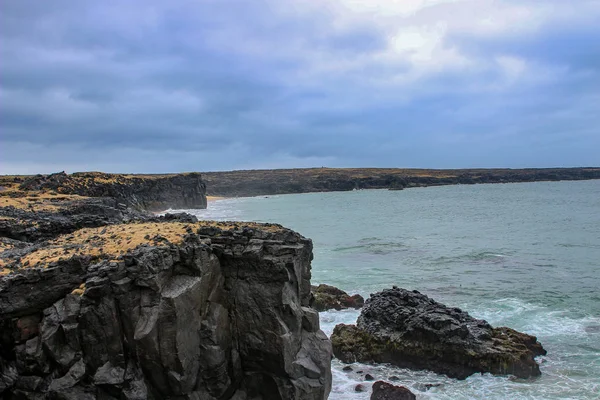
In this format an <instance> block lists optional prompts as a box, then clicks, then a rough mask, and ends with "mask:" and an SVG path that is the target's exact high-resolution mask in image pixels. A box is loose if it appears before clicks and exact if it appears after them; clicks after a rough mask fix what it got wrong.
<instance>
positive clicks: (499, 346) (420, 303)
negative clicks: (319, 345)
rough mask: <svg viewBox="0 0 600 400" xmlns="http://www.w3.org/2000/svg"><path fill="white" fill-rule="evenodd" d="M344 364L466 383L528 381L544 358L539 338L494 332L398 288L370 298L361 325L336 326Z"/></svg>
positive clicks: (338, 349)
mask: <svg viewBox="0 0 600 400" xmlns="http://www.w3.org/2000/svg"><path fill="white" fill-rule="evenodd" d="M331 341H332V344H333V352H334V355H335V356H336V357H337V358H339V359H340V360H341V361H342V362H347V363H351V362H367V363H391V364H394V365H397V366H400V367H406V368H413V369H428V370H431V371H434V372H437V373H442V374H446V375H448V376H450V377H453V378H458V379H465V378H466V377H468V376H469V375H471V374H474V373H477V372H482V373H483V372H490V373H492V374H497V375H508V374H510V375H515V376H517V377H520V378H529V377H533V376H538V375H540V369H539V366H538V364H537V363H536V361H535V359H534V358H535V357H536V356H538V355H543V354H546V351H545V350H544V349H543V348H542V346H541V344H540V343H539V342H538V341H537V339H536V337H535V336H530V335H527V334H524V333H520V332H517V331H515V330H513V329H510V328H505V327H502V328H493V327H492V326H490V324H488V323H487V322H486V321H484V320H478V319H475V318H473V317H471V316H470V315H469V314H467V313H466V312H464V311H462V310H460V309H458V308H450V307H447V306H445V305H443V304H440V303H438V302H436V301H434V300H432V299H430V298H429V297H427V296H425V295H423V294H421V293H419V292H418V291H408V290H405V289H399V288H396V287H394V288H393V289H387V290H384V291H382V292H379V293H376V294H374V295H372V296H371V297H370V298H369V299H367V301H366V303H365V306H364V307H363V309H362V312H361V315H360V317H359V318H358V321H357V325H356V326H354V325H344V324H340V325H337V326H336V327H335V329H334V331H333V334H332V336H331Z"/></svg>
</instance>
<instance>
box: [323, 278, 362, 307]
mask: <svg viewBox="0 0 600 400" xmlns="http://www.w3.org/2000/svg"><path fill="white" fill-rule="evenodd" d="M311 290H312V293H313V295H314V303H313V307H314V308H315V309H316V310H317V311H327V310H332V309H333V310H344V309H347V308H354V309H359V308H361V307H362V306H363V304H364V303H365V300H364V299H363V297H362V296H361V295H359V294H355V295H353V296H350V295H348V293H346V292H344V291H343V290H341V289H338V288H336V287H334V286H330V285H325V284H321V285H319V286H311Z"/></svg>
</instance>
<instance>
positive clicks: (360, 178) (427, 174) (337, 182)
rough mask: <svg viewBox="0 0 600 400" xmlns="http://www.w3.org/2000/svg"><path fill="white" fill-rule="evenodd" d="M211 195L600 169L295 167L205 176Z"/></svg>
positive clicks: (511, 178) (592, 174) (583, 175)
mask: <svg viewBox="0 0 600 400" xmlns="http://www.w3.org/2000/svg"><path fill="white" fill-rule="evenodd" d="M202 178H203V180H204V181H205V182H206V184H207V187H208V188H209V194H210V195H213V196H229V197H235V196H260V195H270V194H283V193H307V192H331V191H348V190H355V189H392V190H401V189H404V188H411V187H421V186H439V185H456V184H462V185H470V184H477V183H506V182H536V181H559V180H583V179H600V168H528V169H506V168H504V169H501V168H496V169H454V170H452V169H444V170H439V169H438V170H435V169H404V168H296V169H274V170H249V171H226V172H205V173H202Z"/></svg>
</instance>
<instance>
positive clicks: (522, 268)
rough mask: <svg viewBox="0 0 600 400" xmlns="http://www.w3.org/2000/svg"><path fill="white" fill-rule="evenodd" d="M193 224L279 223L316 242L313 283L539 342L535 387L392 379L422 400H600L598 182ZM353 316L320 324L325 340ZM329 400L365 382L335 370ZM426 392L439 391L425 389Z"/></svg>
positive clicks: (465, 188)
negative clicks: (402, 294)
mask: <svg viewBox="0 0 600 400" xmlns="http://www.w3.org/2000/svg"><path fill="white" fill-rule="evenodd" d="M194 213H195V214H196V215H198V216H199V217H200V218H210V219H219V220H253V221H264V222H277V223H280V224H282V225H285V226H287V227H289V228H292V229H294V230H296V231H298V232H300V233H302V234H303V235H304V236H306V237H310V238H312V239H313V242H314V253H315V259H314V261H313V283H329V284H332V285H335V286H338V287H340V288H342V289H344V290H346V291H348V292H351V293H360V294H362V295H364V296H365V297H366V296H368V295H369V293H373V292H375V291H378V290H381V289H382V288H386V287H390V286H392V285H397V286H400V287H404V288H408V289H417V290H419V291H421V292H423V293H425V294H427V295H429V296H431V297H433V298H434V299H436V300H438V301H441V302H443V303H445V304H448V305H452V306H458V307H461V308H463V309H464V310H466V311H468V312H469V313H471V314H472V315H473V316H475V317H478V318H485V319H486V320H488V321H489V322H490V323H492V324H493V325H505V326H510V327H512V328H515V329H517V330H520V331H524V332H527V333H530V334H534V335H536V336H538V339H539V340H540V342H541V343H542V344H543V345H544V347H545V348H546V349H547V350H548V355H547V356H545V357H541V358H540V359H539V361H540V363H541V364H540V365H541V370H542V376H541V378H538V379H535V380H513V379H510V378H507V377H492V376H489V375H476V376H472V377H470V378H469V379H467V380H465V381H456V380H452V379H449V378H446V377H444V376H440V375H437V374H433V373H429V372H415V371H409V370H404V369H397V368H392V367H388V366H378V367H373V366H364V365H359V366H356V368H354V369H355V371H356V370H363V371H364V372H370V373H371V374H372V375H374V376H375V377H376V378H377V379H385V378H386V377H388V376H390V375H396V376H398V377H399V378H400V379H401V380H400V382H399V383H402V384H404V385H406V386H408V387H410V388H411V389H412V390H413V392H415V393H416V394H417V395H418V398H420V399H598V398H600V181H585V182H537V183H520V184H497V185H460V186H444V187H430V188H414V189H409V190H404V191H387V190H364V191H353V192H334V193H308V194H297V195H281V196H268V197H254V198H240V199H226V200H221V201H217V202H213V203H211V204H210V205H209V209H208V210H199V211H194ZM357 316H358V312H357V311H354V310H352V311H344V312H335V311H334V312H325V313H322V314H321V324H322V328H323V330H324V331H325V332H326V333H328V334H329V333H331V331H332V330H333V327H334V326H335V325H336V324H337V323H340V322H345V323H353V322H354V321H355V320H356V317H357ZM333 367H334V388H333V391H332V394H331V396H330V399H368V398H369V394H370V390H367V392H365V393H356V392H355V391H354V387H355V386H356V384H358V383H362V384H364V385H365V386H367V387H368V386H369V383H368V382H363V379H362V375H360V374H357V373H355V372H351V373H346V372H343V371H342V370H341V368H342V365H341V364H340V363H338V362H337V361H334V363H333ZM425 384H439V385H438V386H435V387H432V388H430V389H428V390H427V389H426V387H425Z"/></svg>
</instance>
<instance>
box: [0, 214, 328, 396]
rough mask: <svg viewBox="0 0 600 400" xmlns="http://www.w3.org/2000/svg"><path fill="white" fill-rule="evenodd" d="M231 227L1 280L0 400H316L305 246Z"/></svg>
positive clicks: (318, 361) (314, 327)
mask: <svg viewBox="0 0 600 400" xmlns="http://www.w3.org/2000/svg"><path fill="white" fill-rule="evenodd" d="M240 225H241V226H240V228H239V229H232V230H223V231H221V230H218V229H217V230H216V231H215V230H213V231H212V232H211V233H212V234H211V235H210V236H209V235H202V234H198V233H189V234H188V235H187V236H186V239H185V241H184V242H183V243H181V244H178V245H175V244H163V245H156V246H153V245H145V246H141V247H138V248H136V249H135V250H132V251H131V252H129V253H128V254H127V255H126V256H124V257H122V258H121V259H120V260H118V261H112V262H111V261H100V262H97V263H90V261H89V260H85V259H84V258H76V257H73V258H70V259H66V260H61V261H58V262H56V263H54V264H52V265H48V266H46V267H45V268H24V269H22V270H21V271H20V272H19V273H12V274H9V275H6V276H2V277H0V398H3V399H7V400H14V399H140V400H141V399H206V400H217V399H219V400H220V399H235V400H245V399H248V400H250V399H252V400H254V399H257V400H258V399H265V400H271V399H273V400H277V399H280V400H285V399H290V400H291V399H294V400H322V399H326V398H327V396H328V394H329V391H330V388H331V370H330V368H331V366H330V363H331V344H330V342H329V340H328V338H327V337H326V336H325V334H323V332H322V331H321V330H320V329H319V318H318V313H317V312H316V311H315V310H314V309H312V308H310V307H309V301H310V276H311V274H310V261H311V259H312V243H311V241H310V240H308V239H305V238H304V237H302V236H300V235H298V234H296V233H294V232H292V231H289V230H285V229H283V228H282V229H280V230H277V231H273V230H268V229H267V230H261V229H260V227H258V228H257V227H256V226H253V228H252V229H246V228H244V226H243V224H240ZM81 284H84V286H83V287H82V286H81ZM74 289H75V290H74Z"/></svg>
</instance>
